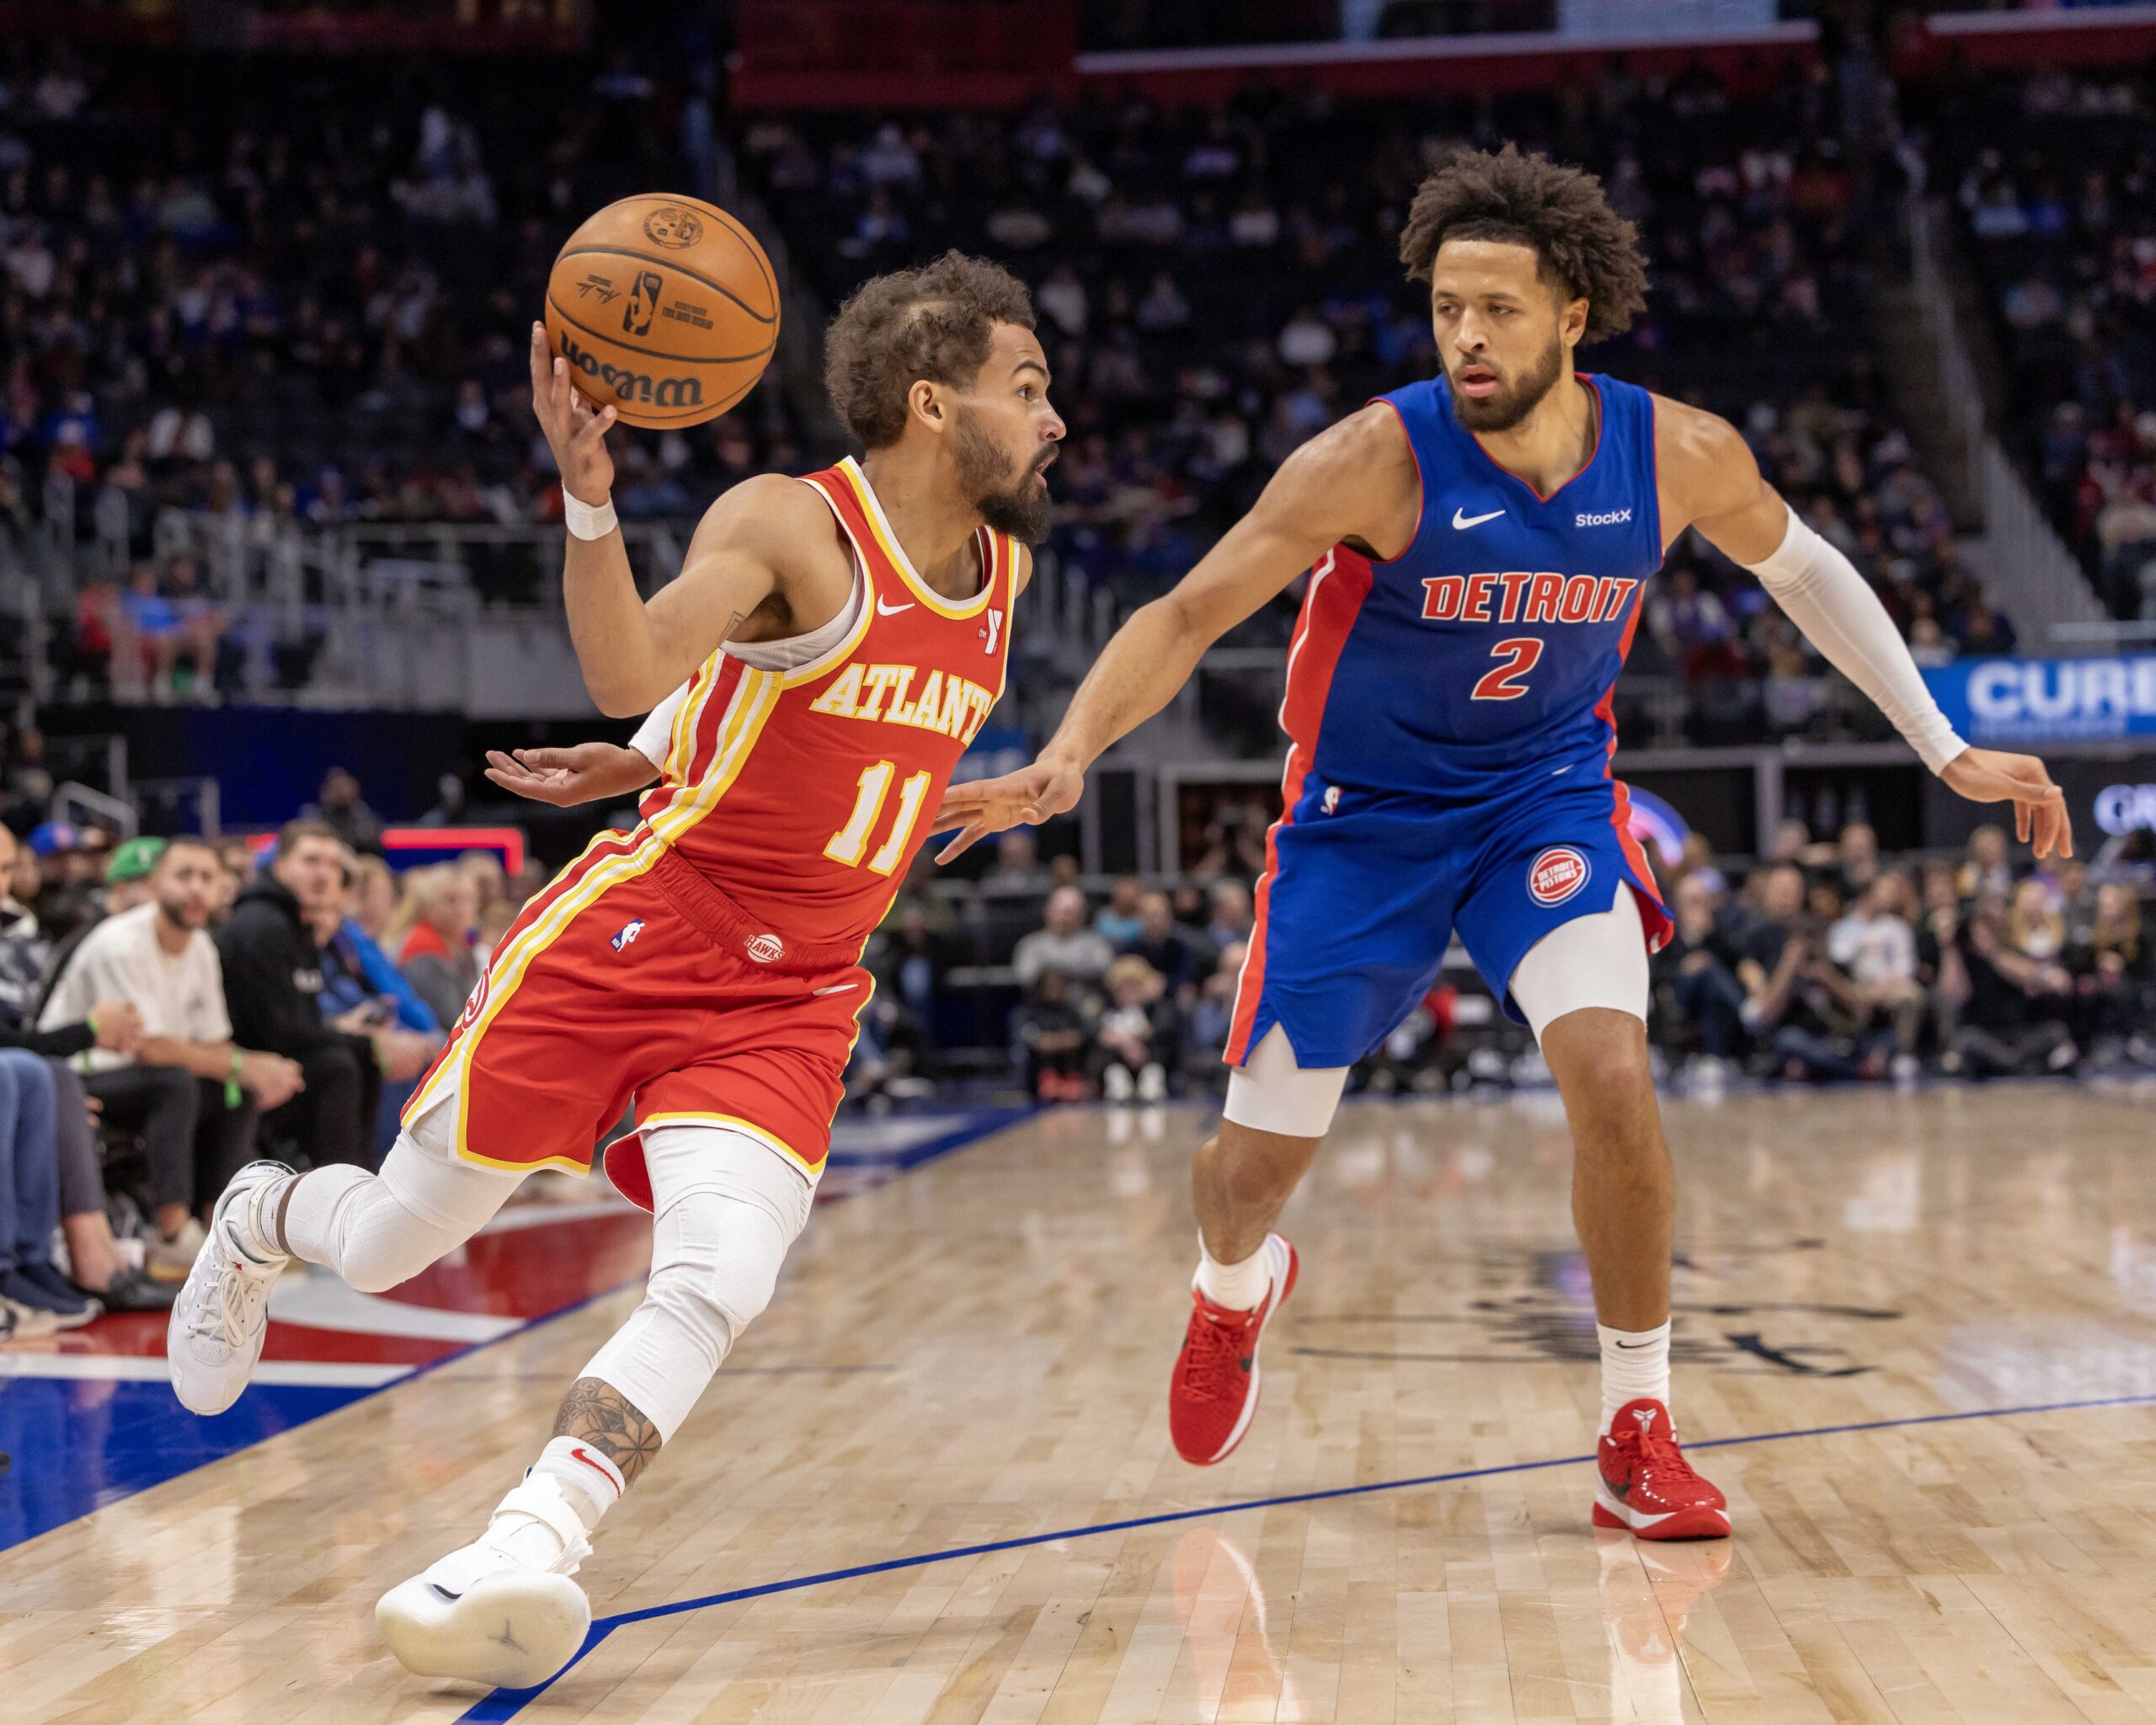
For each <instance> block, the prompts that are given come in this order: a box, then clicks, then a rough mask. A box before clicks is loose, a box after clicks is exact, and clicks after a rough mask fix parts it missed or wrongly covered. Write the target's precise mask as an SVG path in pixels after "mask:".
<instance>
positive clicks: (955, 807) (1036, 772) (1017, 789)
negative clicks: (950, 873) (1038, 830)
mask: <svg viewBox="0 0 2156 1725" xmlns="http://www.w3.org/2000/svg"><path fill="white" fill-rule="evenodd" d="M1085 794H1086V771H1085V769H1084V768H1083V767H1081V766H1078V765H1077V764H1076V763H1075V761H1067V760H1059V759H1056V758H1054V757H1052V756H1046V755H1043V756H1042V757H1041V758H1040V759H1039V760H1038V761H1035V762H1034V763H1033V765H1032V766H1027V767H1022V768H1020V769H1019V770H1018V771H1017V772H1006V773H1005V774H1004V775H1003V777H1001V778H978V779H974V780H972V781H970V782H968V783H965V784H962V785H952V786H949V787H947V788H946V789H945V791H944V793H943V800H942V802H941V803H940V804H937V809H936V822H935V825H932V826H931V827H930V829H929V830H930V831H931V833H938V832H949V831H952V830H953V829H956V830H958V837H956V838H954V839H953V840H952V841H951V842H950V843H949V844H947V845H946V846H944V847H943V848H942V850H941V851H939V852H937V855H936V862H937V867H938V868H941V867H942V865H943V864H944V863H948V862H949V861H951V859H952V858H953V857H958V856H960V855H962V854H963V852H967V851H969V850H971V849H972V848H973V847H974V845H976V844H978V843H979V841H981V840H983V839H985V838H986V837H987V836H989V835H990V833H996V832H1002V831H1005V830H1006V829H1008V828H1011V827H1014V826H1018V825H1026V826H1038V825H1040V824H1041V823H1042V822H1043V820H1047V819H1048V818H1049V816H1050V815H1051V814H1062V813H1064V812H1065V810H1066V809H1075V808H1076V807H1077V806H1078V799H1079V798H1081V797H1082V796H1084V795H1085Z"/></svg>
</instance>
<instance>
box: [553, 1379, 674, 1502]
mask: <svg viewBox="0 0 2156 1725" xmlns="http://www.w3.org/2000/svg"><path fill="white" fill-rule="evenodd" d="M554 1435H555V1436H556V1437H558V1438H574V1439H577V1440H578V1441H579V1443H585V1444H589V1445H591V1447H592V1448H593V1449H595V1450H598V1451H599V1452H600V1454H601V1455H605V1456H606V1459H607V1460H608V1461H611V1462H612V1463H613V1464H614V1466H616V1467H618V1468H620V1469H621V1470H622V1482H624V1483H625V1484H627V1485H634V1484H635V1483H636V1482H637V1476H638V1474H640V1473H642V1472H643V1471H644V1469H645V1468H647V1467H648V1466H651V1458H652V1457H653V1456H654V1455H657V1454H658V1453H659V1428H658V1427H657V1426H655V1425H654V1424H653V1423H651V1422H650V1421H649V1420H648V1419H646V1418H644V1417H643V1415H642V1414H641V1413H638V1412H637V1410H636V1408H635V1407H633V1406H632V1405H631V1403H630V1402H629V1399H628V1397H626V1396H624V1395H623V1394H622V1392H621V1391H619V1390H617V1389H616V1388H615V1387H614V1386H612V1385H611V1384H610V1383H607V1382H606V1381H603V1380H602V1379H599V1378H579V1379H578V1380H577V1381H575V1382H574V1383H573V1384H571V1385H570V1386H569V1392H568V1395H566V1396H564V1397H562V1411H561V1412H560V1413H558V1414H556V1415H555V1416H554Z"/></svg>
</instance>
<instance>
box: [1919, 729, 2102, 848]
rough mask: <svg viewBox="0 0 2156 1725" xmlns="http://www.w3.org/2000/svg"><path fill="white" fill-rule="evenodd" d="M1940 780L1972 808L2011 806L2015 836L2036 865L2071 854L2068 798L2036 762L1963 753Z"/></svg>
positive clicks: (1984, 751) (2027, 757) (1986, 752)
mask: <svg viewBox="0 0 2156 1725" xmlns="http://www.w3.org/2000/svg"><path fill="white" fill-rule="evenodd" d="M1939 776H1940V778H1941V779H1942V780H1943V781H1945V785H1946V788H1948V789H1949V790H1951V791H1953V792H1955V793H1956V794H1958V795H1960V796H1964V797H1967V798H1968V799H1969V800H1970V801H1971V802H1972V803H2007V802H2010V803H2012V804H2014V832H2015V837H2017V838H2019V839H2020V841H2022V842H2023V843H2024V844H2026V845H2029V846H2031V847H2032V848H2033V849H2034V850H2035V852H2036V860H2037V861H2038V862H2040V863H2041V862H2042V861H2043V860H2044V858H2045V857H2071V856H2072V855H2073V818H2072V817H2071V816H2070V815H2068V814H2067V812H2066V793H2065V792H2064V791H2062V790H2061V789H2060V788H2058V787H2057V785H2055V784H2053V783H2052V776H2051V774H2050V773H2048V772H2046V771H2045V770H2044V763H2043V762H2042V761H2039V760H2038V759H2037V758H2036V756H2033V755H2004V754H2001V753H2000V752H1999V750H1995V749H1964V750H1962V751H1961V753H1960V754H1959V755H1956V756H1955V757H1954V758H1953V759H1952V760H1951V761H1948V762H1947V763H1946V770H1945V772H1942V773H1940V775H1939Z"/></svg>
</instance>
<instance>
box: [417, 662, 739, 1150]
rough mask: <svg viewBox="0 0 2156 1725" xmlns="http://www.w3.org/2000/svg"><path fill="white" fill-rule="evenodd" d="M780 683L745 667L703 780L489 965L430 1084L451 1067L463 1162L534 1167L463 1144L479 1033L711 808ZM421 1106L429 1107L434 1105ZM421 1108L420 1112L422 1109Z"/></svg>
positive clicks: (435, 1093) (433, 1087)
mask: <svg viewBox="0 0 2156 1725" xmlns="http://www.w3.org/2000/svg"><path fill="white" fill-rule="evenodd" d="M779 682H780V679H779V678H778V676H776V674H774V673H772V672H769V671H760V670H744V673H743V675H742V678H741V681H740V682H739V684H738V685H736V686H735V689H734V698H733V699H732V700H731V701H730V702H728V703H727V712H726V715H725V717H724V718H723V719H722V720H721V721H720V724H719V735H718V752H717V753H716V755H715V756H713V758H712V766H711V769H710V770H709V771H708V772H707V773H706V774H705V776H704V778H703V781H702V782H701V783H699V784H697V785H696V786H693V787H691V788H689V794H688V795H687V796H686V797H684V798H680V800H678V801H676V802H675V804H672V805H671V806H670V807H668V808H666V809H662V810H660V812H659V814H656V815H654V816H653V817H652V820H651V821H650V823H649V824H648V826H647V828H646V830H645V831H644V834H643V837H642V838H641V839H639V840H638V841H637V843H636V845H635V846H634V848H633V849H632V850H630V851H627V852H624V853H623V854H622V856H620V857H612V858H609V859H608V860H607V861H606V862H604V863H600V864H599V865H598V866H597V867H596V868H593V869H592V871H591V872H590V873H589V874H587V875H585V876H584V879H582V880H580V881H579V882H578V883H577V884H576V885H575V887H574V889H572V890H570V891H569V892H567V893H565V894H563V895H562V897H561V898H560V900H558V901H557V902H556V903H554V904H552V905H548V906H547V911H546V913H545V915H543V916H541V917H539V918H538V919H537V920H536V921H534V922H533V923H532V925H531V927H529V928H527V929H526V930H525V931H524V932H523V933H522V934H521V935H520V936H518V937H517V938H516V939H515V940H514V941H512V942H510V943H509V945H508V946H507V947H506V948H504V950H503V951H502V952H501V953H498V954H497V955H496V957H495V959H494V963H493V964H489V965H488V993H487V1003H486V1005H485V1006H484V1007H482V1008H481V1009H480V1012H479V1016H478V1017H477V1018H475V1019H474V1020H473V1021H472V1023H471V1025H470V1026H469V1027H468V1028H467V1030H466V1031H465V1032H464V1033H463V1034H462V1038H461V1039H460V1041H459V1044H458V1049H457V1058H456V1060H455V1062H454V1063H453V1065H452V1066H445V1067H444V1068H443V1069H442V1070H441V1071H439V1072H438V1073H437V1074H436V1075H435V1082H434V1083H432V1084H430V1085H429V1086H428V1087H427V1089H428V1092H429V1093H430V1097H436V1098H438V1097H439V1095H440V1091H441V1089H442V1088H443V1087H444V1085H445V1084H446V1082H447V1081H449V1079H450V1077H451V1071H452V1070H453V1071H454V1074H455V1078H456V1154H457V1155H458V1156H462V1157H463V1158H465V1159H466V1160H467V1161H471V1162H487V1163H488V1165H489V1166H492V1167H527V1166H539V1164H526V1163H522V1162H489V1159H488V1158H487V1157H484V1156H478V1155H476V1154H474V1153H473V1152H472V1151H469V1150H467V1148H466V1146H465V1129H466V1124H467V1114H468V1109H469V1108H470V1103H471V1083H470V1075H471V1065H472V1055H473V1053H474V1051H475V1050H476V1049H478V1044H479V1040H480V1038H481V1037H482V1036H483V1034H484V1033H485V1031H486V1028H487V1026H488V1024H490V1023H493V1022H494V1016H495V1014H497V1013H498V1012H500V1011H501V1009H502V1007H504V1005H505V1004H506V1003H507V1001H509V999H510V996H512V995H513V994H515V991H516V989H517V985H519V984H520V983H521V982H522V981H523V980H524V977H525V974H526V972H527V971H528V970H530V969H531V966H532V964H533V963H534V962H535V961H536V959H537V958H538V957H539V955H540V954H541V953H543V952H545V951H546V950H547V948H549V947H551V946H552V944H553V943H555V942H556V941H557V940H558V939H559V938H560V937H561V936H562V933H563V931H564V930H565V929H566V928H567V927H568V925H569V923H570V922H571V921H573V920H574V918H575V917H576V916H578V915H579V913H580V912H581V911H584V910H585V909H587V908H589V907H590V905H592V904H593V903H594V902H595V900H597V899H598V898H599V897H600V895H601V894H603V893H605V892H606V891H608V890H609V889H611V888H613V887H616V886H619V885H621V884H623V883H624V882H627V881H630V880H633V879H635V878H636V877H637V876H638V875H640V874H642V873H644V872H645V871H646V870H648V869H649V868H652V867H653V866H654V864H656V863H658V861H659V858H660V857H663V856H664V854H665V853H666V850H667V847H668V846H670V844H671V843H672V842H673V841H674V840H675V838H677V837H678V836H680V834H681V833H682V832H684V831H686V830H687V829H688V828H689V827H691V826H693V825H695V824H696V822H697V821H699V820H702V818H703V817H704V816H705V815H706V814H708V813H710V811H711V809H712V805H713V804H716V803H717V802H718V799H719V798H721V797H722V796H723V795H724V794H725V793H726V791H727V789H728V787H729V786H731V785H732V784H733V782H734V779H735V778H736V777H739V774H740V772H741V767H742V765H743V763H744V761H746V760H747V759H748V756H749V751H750V749H751V748H752V747H753V746H754V745H755V739H756V736H757V734H758V733H759V732H760V731H761V730H762V729H763V728H764V724H765V722H766V720H768V719H769V718H770V717H771V711H772V709H773V708H775V707H776V704H777V702H778V693H779V691H778V685H779ZM618 838H619V836H618V835H616V834H604V835H601V836H600V838H598V839H595V840H594V841H592V845H591V846H586V847H585V852H584V854H585V855H587V856H588V855H590V851H591V849H592V848H593V847H594V846H597V845H600V844H603V843H605V842H606V841H608V840H609V839H614V840H616V841H618ZM581 860H582V859H581V858H579V861H581ZM425 1106H427V1107H430V1106H432V1102H431V1101H430V1102H429V1103H426V1104H425ZM419 1112H421V1113H423V1112H424V1107H422V1108H420V1109H419ZM411 1118H413V1119H418V1118H419V1114H418V1113H414V1114H413V1115H412V1116H411ZM550 1161H552V1162H553V1165H554V1166H558V1167H566V1168H568V1169H569V1170H570V1171H571V1172H584V1169H583V1167H582V1165H581V1164H579V1163H575V1162H559V1161H555V1160H553V1159H550Z"/></svg>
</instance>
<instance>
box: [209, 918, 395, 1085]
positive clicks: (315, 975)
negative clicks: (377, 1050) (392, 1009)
mask: <svg viewBox="0 0 2156 1725" xmlns="http://www.w3.org/2000/svg"><path fill="white" fill-rule="evenodd" d="M217 957H218V959H220V960H221V962H222V964H223V966H224V972H225V1010H226V1012H227V1013H228V1014H229V1015H230V1016H231V1018H232V1040H233V1041H234V1042H236V1043H237V1044H239V1045H240V1046H241V1047H242V1048H253V1049H263V1050H264V1051H265V1052H267V1053H270V1054H273V1055H286V1056H287V1057H288V1058H290V1059H292V1060H305V1059H306V1058H307V1055H311V1054H315V1053H318V1052H319V1051H321V1050H322V1049H327V1048H333V1047H334V1046H336V1045H337V1044H340V1043H347V1042H362V1041H363V1040H364V1039H360V1038H356V1037H348V1036H346V1035H345V1034H344V1032H342V1031H340V1030H334V1029H332V1028H330V1027H329V1026H328V1025H327V1024H325V1023H323V1022H322V1008H321V998H322V949H321V948H318V946H316V945H315V943H314V936H313V934H312V932H309V930H308V928H307V924H306V923H305V922H304V921H302V919H301V916H300V901H299V900H297V899H296V898H294V897H293V896H292V895H291V889H290V888H288V887H286V885H285V884H283V883H282V882H281V881H276V880H258V881H257V882H255V883H254V884H253V886H250V887H248V888H247V889H245V890H244V891H243V892H242V893H241V894H240V895H239V897H238V899H237V900H235V901H234V903H233V905H232V915H231V916H229V917H228V918H227V920H226V922H225V926H224V927H222V928H220V929H219V930H218V931H217ZM372 1057H373V1056H372V1051H371V1049H370V1050H369V1053H368V1058H369V1060H370V1063H371V1060H372Z"/></svg>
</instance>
